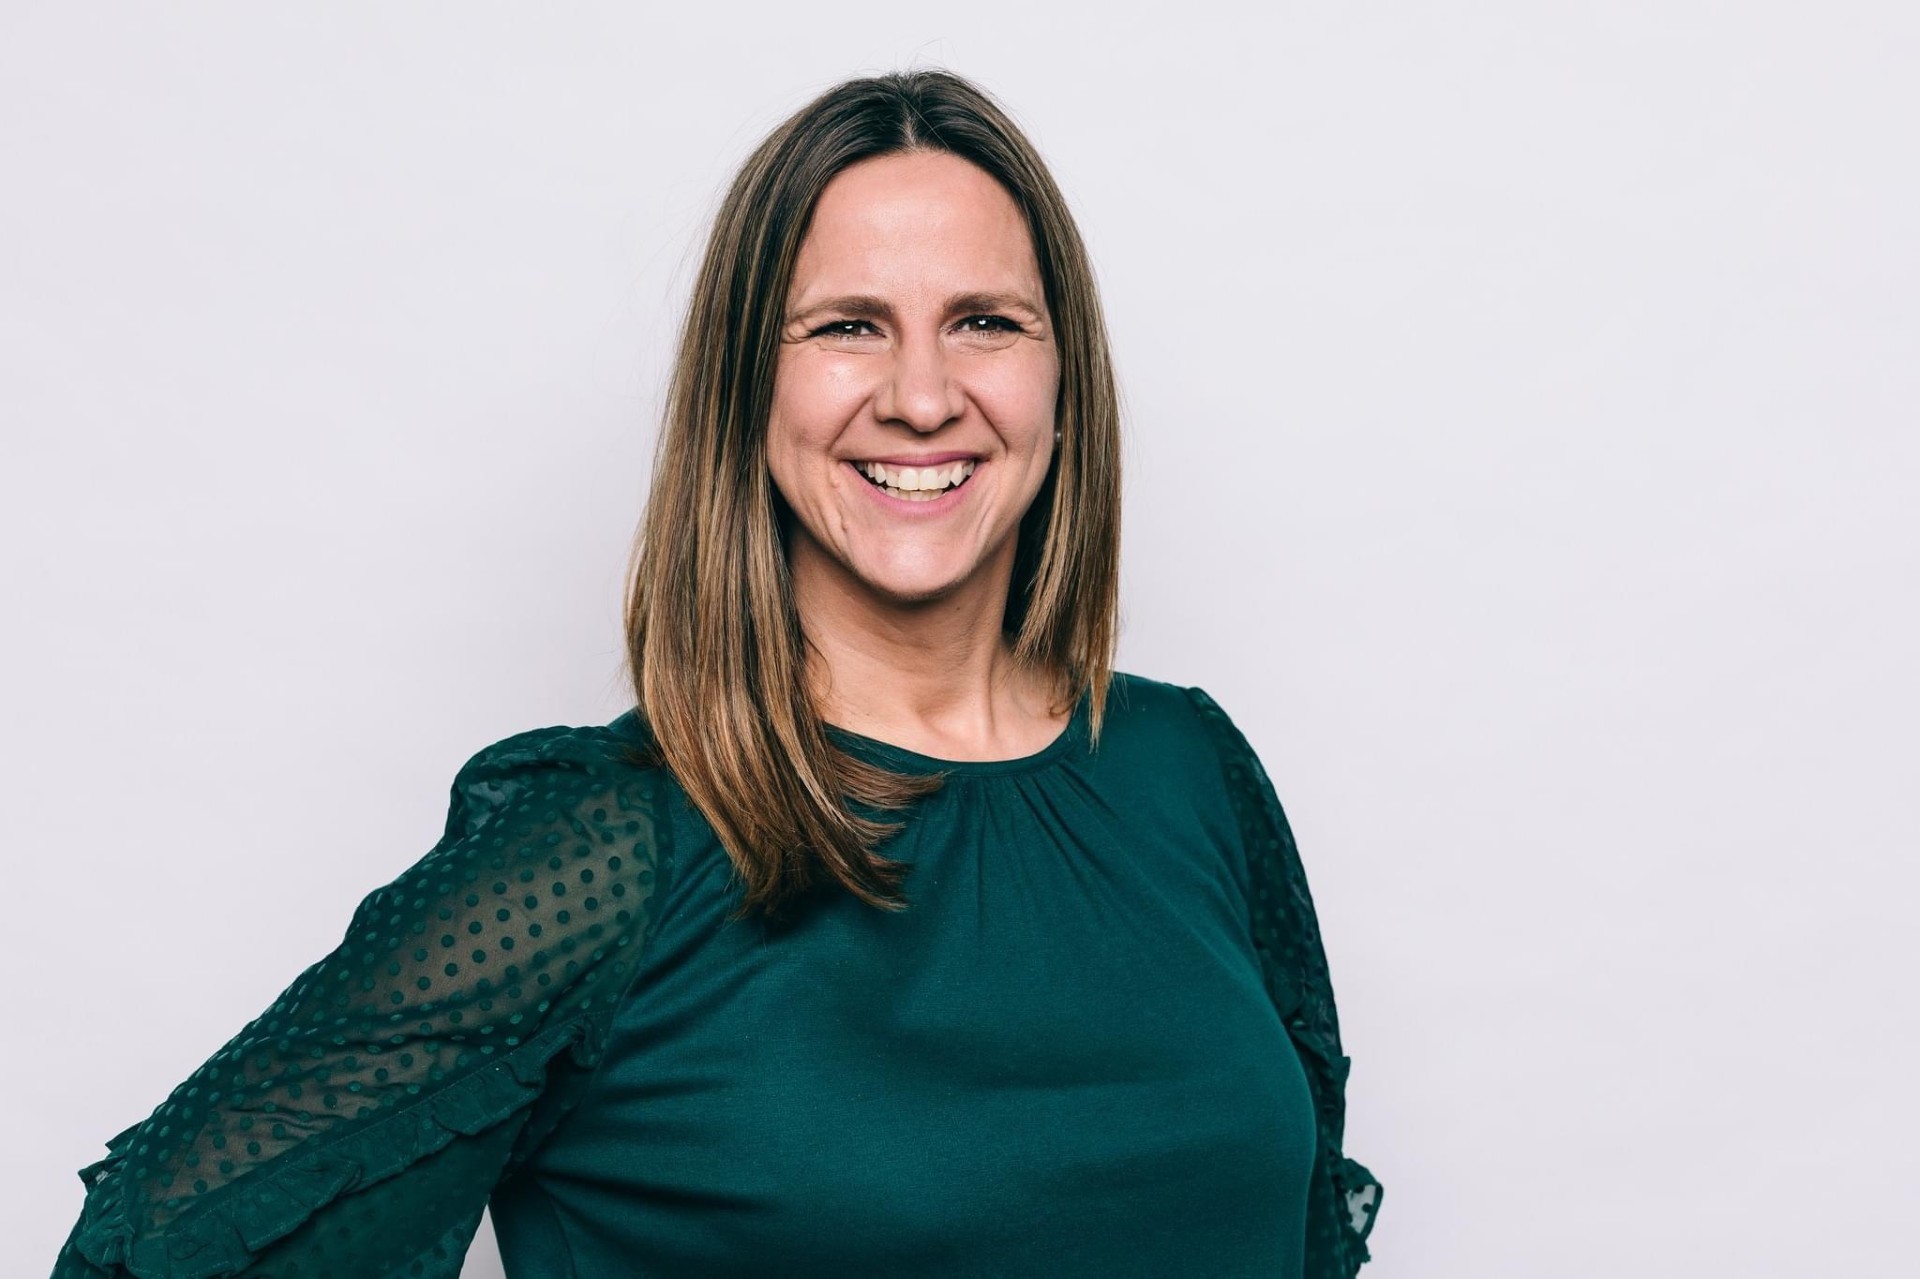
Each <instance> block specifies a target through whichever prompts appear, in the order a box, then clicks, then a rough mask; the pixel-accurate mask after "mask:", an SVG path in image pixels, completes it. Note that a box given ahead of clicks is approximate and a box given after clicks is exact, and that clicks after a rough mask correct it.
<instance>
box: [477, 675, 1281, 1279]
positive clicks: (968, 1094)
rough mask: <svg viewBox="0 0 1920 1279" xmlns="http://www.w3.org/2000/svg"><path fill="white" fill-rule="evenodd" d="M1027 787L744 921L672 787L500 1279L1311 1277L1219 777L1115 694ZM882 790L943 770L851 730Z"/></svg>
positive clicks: (985, 789)
mask: <svg viewBox="0 0 1920 1279" xmlns="http://www.w3.org/2000/svg"><path fill="white" fill-rule="evenodd" d="M1107 713H1108V718H1107V721H1106V724H1105V726H1104V729H1103V734H1102V739H1101V743H1100V748H1099V750H1098V751H1097V752H1091V751H1089V749H1088V747H1087V741H1086V736H1087V735H1086V719H1087V715H1086V703H1085V701H1084V700H1083V702H1082V703H1081V706H1080V707H1079V709H1078V710H1077V711H1076V713H1075V716H1074V719H1073V722H1072V723H1071V724H1070V725H1069V726H1068V728H1067V730H1066V732H1065V733H1064V734H1062V736H1061V737H1060V739H1059V740H1057V741H1056V742H1055V743H1054V744H1053V745H1051V746H1049V747H1048V748H1046V749H1045V750H1043V751H1041V752H1040V753H1039V754H1037V755H1034V756H1030V757H1028V758H1026V759H1023V760H1014V761H1002V762H994V763H967V764H960V765H953V766H951V767H952V768H953V770H954V771H953V773H952V775H951V776H950V777H949V779H948V781H947V783H946V786H945V788H944V789H943V790H941V791H940V792H938V793H936V794H935V795H933V796H931V797H929V798H927V799H924V800H922V801H920V802H919V804H918V805H917V806H916V808H915V809H914V810H912V811H911V812H910V813H908V814H906V819H907V822H908V825H907V828H906V829H905V830H904V831H903V832H902V833H901V834H900V835H899V836H898V837H896V838H895V839H894V840H892V841H891V842H890V843H888V844H887V845H885V846H883V848H882V851H883V852H884V853H885V854H886V855H888V856H890V857H894V858H896V859H898V860H901V861H904V862H907V863H909V864H910V865H911V866H912V867H913V870H912V871H911V873H910V874H909V876H908V879H907V881H906V895H907V897H908V899H909V901H910V903H911V905H910V907H909V908H908V909H907V910H905V911H904V912H900V913H897V914H887V913H883V912H881V911H878V910H876V909H874V908H873V907H870V906H867V905H865V904H863V903H861V902H859V901H856V900H855V899H854V898H852V897H851V896H849V895H847V894H846V893H845V892H844V890H841V889H839V888H837V887H830V888H829V889H823V890H822V891H821V892H819V893H817V894H816V895H815V896H814V898H812V899H810V900H809V901H808V902H807V903H805V909H802V910H800V911H798V912H796V914H795V918H794V919H793V921H791V922H789V923H785V924H779V925H774V924H768V923H766V922H765V921H763V920H760V919H759V918H757V917H754V918H749V919H746V920H741V921H728V920H727V919H726V916H727V914H728V913H729V911H731V910H732V909H733V907H734V906H735V904H736V903H737V901H738V887H737V885H734V884H732V883H730V880H729V873H730V869H731V868H730V865H729V863H728V861H727V858H726V855H725V853H724V850H722V849H721V848H720V846H719V844H718V841H717V840H716V839H715V838H714V836H713V833H712V830H711V828H710V827H709V826H708V825H707V823H706V822H705V821H703V820H702V819H701V818H700V817H699V816H698V814H697V813H695V812H694V811H693V809H692V808H691V806H690V805H689V804H688V803H687V801H686V799H685V796H684V795H683V794H681V793H680V792H679V791H678V790H677V788H676V789H674V791H673V794H674V802H675V810H676V811H675V813H674V815H673V817H674V821H673V829H674V838H673V841H672V842H673V850H672V857H671V865H670V867H669V868H668V869H667V871H666V877H665V880H664V882H663V884H662V886H661V890H662V891H663V892H664V893H665V897H664V899H663V906H662V909H661V912H660V915H659V918H658V922H657V924H656V925H655V929H654V933H653V935H652V937H651V939H650V940H649V941H648V943H647V949H646V952H645V954H644V955H643V957H642V960H641V967H640V971H639V973H638V975H637V976H636V978H635V980H634V982H633V985H632V987H631V989H630V991H629V993H628V995H627V997H626V999H625V1001H624V1002H623V1003H622V1005H621V1006H620V1007H619V1009H618V1011H617V1012H616V1013H615V1016H614V1021H613V1024H612V1027H611V1033H610V1038H609V1040H608V1044H607V1049H606V1053H605V1056H604V1058H603V1059H602V1060H601V1062H600V1064H599V1067H598V1069H597V1071H596V1073H595V1074H594V1075H593V1076H592V1078H591V1080H590V1081H588V1083H587V1086H586V1089H585V1091H584V1093H583V1094H582V1095H581V1099H580V1101H579V1104H578V1106H577V1108H576V1109H574V1110H573V1112H572V1113H571V1114H570V1115H569V1116H568V1117H567V1118H566V1120H565V1121H564V1123H562V1124H561V1126H560V1127H559V1128H558V1129H557V1130H556V1131H554V1132H553V1133H552V1134H551V1135H550V1136H549V1137H548V1138H547V1139H546V1141H545V1142H544V1144H543V1145H542V1146H541V1147H540V1148H539V1150H538V1151H537V1153H536V1154H535V1155H534V1157H533V1158H532V1159H531V1160H530V1161H529V1162H528V1163H527V1164H526V1166H525V1167H524V1168H522V1169H521V1170H520V1172H519V1173H518V1174H517V1175H516V1176H515V1177H513V1178H512V1179H511V1180H510V1181H508V1182H506V1183H503V1184H502V1185H501V1186H500V1187H499V1188H498V1189H497V1191H496V1193H495V1195H494V1197H493V1200H492V1214H493V1220H494V1224H495V1231H496V1235H497V1237H498V1240H499V1244H500V1249H501V1253H502V1257H503V1260H504V1261H505V1263H506V1266H507V1273H508V1274H509V1275H510V1276H512V1279H558V1277H559V1276H567V1277H568V1279H613V1277H614V1276H620V1277H621V1279H634V1277H636V1276H637V1277H640V1279H645V1277H646V1276H654V1275H659V1276H681V1275H701V1276H716V1277H723V1279H734V1277H736V1276H737V1277H740V1279H745V1277H746V1276H766V1275H773V1274H777V1275H782V1276H815V1275H818V1276H829V1275H831V1276H835V1277H836V1279H839V1277H842V1276H847V1275H869V1274H871V1275H886V1276H900V1277H910V1276H922V1275H925V1276H933V1275H939V1276H987V1275H1032V1274H1046V1275H1049V1276H1056V1277H1060V1279H1074V1277H1076V1276H1087V1277H1089V1279H1090V1277H1092V1276H1095V1275H1098V1276H1101V1277H1102V1279H1115V1277H1117V1276H1127V1275H1141V1276H1147V1275H1155V1276H1162V1275H1168V1274H1205V1275H1208V1276H1211V1277H1214V1279H1231V1277H1233V1276H1255V1275H1258V1276H1263V1277H1267V1276H1273V1275H1280V1274H1287V1273H1297V1272H1298V1270H1299V1267H1300V1264H1301V1261H1300V1253H1301V1246H1302V1238H1303V1233H1304V1226H1303V1218H1304V1212H1305V1205H1306V1186H1307V1180H1308V1175H1309V1172H1310V1169H1311V1165H1312V1158H1313V1153H1312V1152H1313V1146H1314V1128H1313V1116H1312V1113H1311V1101H1310V1097H1309V1093H1308V1088H1307V1083H1306V1079H1305V1076H1304V1074H1303V1073H1302V1070H1301V1067H1300V1064H1299V1061H1298V1059H1297V1057H1296V1056H1295V1053H1294V1049H1293V1047H1292V1045H1291V1042H1290V1040H1289V1038H1288V1036H1287V1034H1286V1032H1285V1030H1284V1028H1283V1026H1282V1025H1281V1022H1280V1020H1279V1018H1278V1016H1277V1015H1276V1014H1275V1012H1274V1010H1273V1007H1272V1005H1271V1003H1270V1001H1269V999H1268V996H1267V994H1266V991H1265V988H1264V986H1263V984H1262V980H1261V976H1260V970H1259V966H1258V962H1257V959H1256V956H1255V953H1254V951H1253V949H1252V944H1251V941H1250V939H1249V932H1248V922H1247V919H1248V911H1247V904H1246V895H1245V894H1246V872H1245V869H1244V860H1243V856H1242V852H1241V850H1240V848H1239V845H1238V840H1239V836H1238V834H1237V832H1236V827H1235V824H1234V819H1233V814H1232V811H1231V808H1230V805H1229V800H1228V796H1227V792H1226V789H1225V784H1224V781H1223V779H1222V777H1221V775H1220V768H1219V763H1218V759H1217V757H1216V756H1215V754H1214V753H1213V751H1212V749H1211V747H1210V745H1209V743H1208V741H1207V739H1206V737H1205V736H1204V735H1203V729H1202V727H1201V725H1200V724H1199V722H1198V720H1197V719H1196V718H1195V717H1194V715H1193V713H1192V711H1191V708H1190V705H1189V703H1188V702H1187V699H1186V697H1185V695H1184V694H1183V693H1182V692H1181V690H1179V689H1177V688H1175V687H1173V686H1171V685H1166V684H1161V683H1158V682H1156V681H1151V680H1144V679H1140V678H1137V677H1129V676H1125V675H1116V677H1115V681H1114V684H1113V692H1112V695H1111V696H1110V698H1109V701H1108V705H1107ZM834 731H835V732H836V734H837V735H838V736H839V737H840V740H841V741H843V742H844V743H846V744H848V745H849V747H850V748H851V749H854V750H856V751H858V752H860V753H862V754H864V755H866V756H867V757H868V758H870V759H874V760H875V761H876V762H881V763H886V764H890V765H893V766H896V767H903V768H912V767H920V768H927V767H931V766H932V765H933V763H934V761H930V760H927V759H925V758H924V757H920V756H915V755H912V754H911V753H908V752H902V751H899V750H897V749H896V748H891V747H887V746H885V745H883V744H881V743H877V742H872V741H870V740H869V739H865V738H855V737H853V736H852V735H851V734H845V733H840V732H839V730H834Z"/></svg>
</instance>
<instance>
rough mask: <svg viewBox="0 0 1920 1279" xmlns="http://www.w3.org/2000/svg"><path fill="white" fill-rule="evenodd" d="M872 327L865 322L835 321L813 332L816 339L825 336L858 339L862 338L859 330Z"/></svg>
mask: <svg viewBox="0 0 1920 1279" xmlns="http://www.w3.org/2000/svg"><path fill="white" fill-rule="evenodd" d="M872 327H873V325H871V324H869V323H867V322H866V321H865V320H835V321H834V322H833V323H831V324H823V325H821V326H820V327H819V328H817V329H815V330H814V331H813V336H815V337H821V336H825V337H833V338H857V337H860V336H862V335H861V334H860V333H859V332H858V330H860V329H862V328H866V329H871V328H872Z"/></svg>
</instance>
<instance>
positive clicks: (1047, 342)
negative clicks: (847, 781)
mask: <svg viewBox="0 0 1920 1279" xmlns="http://www.w3.org/2000/svg"><path fill="white" fill-rule="evenodd" d="M1059 385H1060V360H1059V354H1058V349H1057V348H1056V346H1055V344H1054V335H1053V326H1052V323H1051V320H1050V317H1049V316H1048V315H1047V312H1046V301H1045V296H1044V291H1043V289H1042V287H1041V281H1040V270H1039V264H1038V262H1037V261H1036V260H1035V257H1034V252H1033V242H1032V239H1031V237H1030V236H1029V234H1028V231H1027V225H1026V221H1025V219H1024V218H1023V217H1022V216H1021V214H1020V211H1019V209H1018V207H1017V206H1016V205H1015V204H1014V202H1013V199H1012V197H1011V196H1009V195H1008V194H1007V192H1006V191H1005V190H1004V189H1003V188H1002V187H1001V186H1000V184H999V183H998V182H996V181H994V179H993V178H991V177H989V176H988V175H987V174H986V173H985V172H984V171H983V170H981V169H979V168H977V167H976V166H974V165H973V164H971V163H969V162H967V161H965V160H962V159H960V158H959V157H957V156H954V155H950V154H948V153H946V152H918V153H903V154H896V155H888V156H880V157H876V158H874V159H871V160H865V161H862V162H860V163H859V164H856V165H853V166H852V167H850V168H847V169H844V170H842V171H841V172H840V173H839V174H837V175H836V176H835V177H834V178H833V180H832V181H831V182H829V183H828V184H827V186H826V188H825V190H824V191H822V193H821V196H820V200H819V203H818V205H817V207H816V208H815V211H814V215H813V221H812V223H811V225H810V226H809V228H808V231H807V236H806V239H805V240H804V241H803V242H802V244H801V248H800V253H799V257H798V260H797V262H796V264H795V268H794V274H793V283H792V287H791V289H790V290H789V292H788V295H787V308H786V323H785V327H784V330H783V332H782V336H781V346H780V356H779V365H778V370H777V373H776V376H775V383H774V395H773V412H772V417H771V420H770V422H769V424H768V436H767V462H768V466H769V468H770V469H771V471H772V475H773V482H774V484H775V486H776V487H778V489H779V490H780V493H781V496H783V497H784V498H785V499H786V501H787V504H788V505H789V506H790V507H792V508H793V512H794V515H795V516H796V517H797V521H796V524H795V526H794V527H793V529H792V536H791V538H790V541H789V551H790V559H791V561H792V563H793V566H794V572H795V576H796V580H805V579H806V578H808V577H810V576H811V575H813V574H816V573H820V572H824V573H827V574H829V575H832V576H834V577H836V578H837V579H839V581H838V585H840V586H841V587H843V588H847V589H851V590H854V591H857V592H861V593H865V594H867V595H868V596H869V597H878V598H879V599H881V600H883V601H885V602H889V603H898V604H905V603H916V602H921V601H927V600H933V599H939V598H942V597H946V596H949V595H951V594H952V593H953V592H955V591H956V590H958V589H960V588H962V587H964V586H967V585H969V584H973V585H975V586H982V587H984V586H988V585H998V586H999V588H1000V589H1002V590H1004V585H1005V582H1006V580H1007V577H1008V575H1010V574H1011V572H1012V565H1013V553H1014V550H1015V539H1016V535H1017V531H1018V527H1019V523H1020V517H1021V516H1022V515H1023V514H1024V513H1025V512H1026V510H1027V507H1028V506H1029V505H1030V504H1031V503H1032V501H1033V499H1034V495H1035V494H1036V493H1037V492H1038V491H1039V489H1040V486H1041V483H1042V482H1043V481H1044V480H1045V479H1046V475H1047V468H1048V466H1049V464H1050V462H1051V459H1052V455H1053V428H1054V406H1055V399H1056V396H1057V394H1058V391H1059ZM956 479H957V480H959V481H960V483H959V485H958V487H951V485H952V483H953V481H954V480H956ZM876 481H879V483H876ZM883 485H884V486H883ZM936 493H938V494H941V495H940V496H934V494H936Z"/></svg>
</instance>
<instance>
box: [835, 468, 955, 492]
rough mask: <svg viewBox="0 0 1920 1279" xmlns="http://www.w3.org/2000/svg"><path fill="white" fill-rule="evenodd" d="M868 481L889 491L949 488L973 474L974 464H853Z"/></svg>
mask: <svg viewBox="0 0 1920 1279" xmlns="http://www.w3.org/2000/svg"><path fill="white" fill-rule="evenodd" d="M855 465H857V466H858V467H859V468H860V470H861V471H862V472H864V473H865V474H866V476H867V478H868V479H870V480H872V481H873V482H874V483H875V484H884V485H886V486H887V487H888V488H890V489H909V490H912V489H943V488H950V487H952V486H953V485H955V484H958V483H959V482H960V481H962V480H964V479H966V478H967V477H968V476H969V475H972V474H973V468H974V466H975V463H973V462H967V461H962V462H950V463H948V464H947V465H945V466H888V465H887V464H886V463H884V462H858V463H855Z"/></svg>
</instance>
